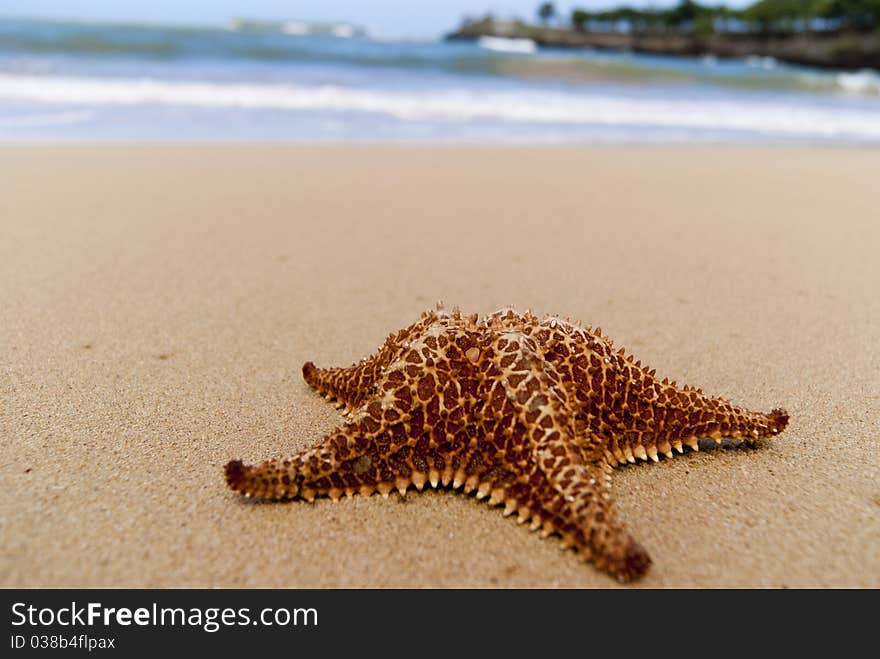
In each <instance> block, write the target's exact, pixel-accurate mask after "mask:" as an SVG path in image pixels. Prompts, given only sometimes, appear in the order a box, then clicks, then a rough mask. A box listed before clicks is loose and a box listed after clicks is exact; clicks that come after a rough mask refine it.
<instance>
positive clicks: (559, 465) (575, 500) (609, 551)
mask: <svg viewBox="0 0 880 659" xmlns="http://www.w3.org/2000/svg"><path fill="white" fill-rule="evenodd" d="M600 452H601V450H597V449H591V448H587V450H586V451H578V450H573V448H572V438H562V437H560V436H558V435H557V436H555V437H554V436H552V435H550V436H547V437H546V438H544V439H543V440H542V443H541V444H540V445H539V447H538V449H537V455H536V456H535V460H536V462H537V464H538V465H539V467H540V470H541V473H542V474H543V475H544V477H545V478H546V486H545V488H543V491H541V494H540V495H539V496H541V497H542V498H543V509H544V514H545V515H547V520H546V521H545V522H544V529H545V531H551V532H556V533H558V534H559V535H560V536H562V540H563V544H565V545H566V546H571V547H573V548H574V550H575V551H576V552H577V553H578V554H579V555H580V556H581V557H582V558H584V559H585V560H588V561H591V562H593V563H594V564H595V565H596V566H597V567H599V568H600V569H603V570H605V571H606V572H608V573H609V574H611V575H612V576H614V577H615V578H617V579H618V580H619V581H622V582H625V581H631V580H632V579H635V578H638V577H640V576H642V575H643V574H644V573H645V572H646V571H647V570H648V568H649V567H650V565H651V558H650V557H649V556H648V553H647V552H646V551H645V549H644V548H643V547H642V546H641V545H640V544H639V543H638V542H637V541H636V540H634V539H633V538H632V536H631V535H630V534H629V533H628V532H627V530H626V528H625V527H624V525H623V524H622V523H621V522H620V520H619V517H618V514H617V511H616V507H615V506H614V502H613V500H612V498H611V492H610V482H611V481H610V477H609V472H610V471H611V467H610V466H609V465H608V464H607V462H606V461H605V458H604V456H602V457H599V454H600ZM584 454H586V455H590V454H592V456H591V457H594V459H593V460H592V461H586V460H584Z"/></svg>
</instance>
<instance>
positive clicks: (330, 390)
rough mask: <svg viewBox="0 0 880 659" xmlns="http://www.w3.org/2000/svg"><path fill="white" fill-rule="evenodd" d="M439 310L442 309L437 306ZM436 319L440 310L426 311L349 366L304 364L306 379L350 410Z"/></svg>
mask: <svg viewBox="0 0 880 659" xmlns="http://www.w3.org/2000/svg"><path fill="white" fill-rule="evenodd" d="M438 312H439V309H438ZM436 320H437V312H434V311H427V312H425V313H423V314H422V316H421V318H419V320H418V321H416V322H415V323H413V324H412V325H410V326H409V327H405V328H403V329H401V330H400V331H398V332H397V333H395V334H389V335H388V338H387V339H385V343H383V344H382V345H381V346H380V347H379V349H378V350H377V351H376V352H375V353H374V354H372V355H370V356H369V357H366V358H365V359H362V360H361V361H360V362H358V363H357V364H352V365H351V366H348V367H337V368H318V367H317V366H315V364H314V363H312V362H306V363H305V364H303V368H302V374H303V379H304V380H305V381H306V383H307V384H308V385H309V386H310V387H312V388H313V389H315V390H316V391H317V392H318V393H319V394H321V395H322V396H324V397H326V398H327V399H328V400H333V399H336V401H337V403H336V406H337V407H340V408H341V407H345V408H346V412H351V411H352V410H354V409H355V408H357V407H359V406H360V405H361V404H363V402H364V401H365V400H366V399H367V398H368V397H369V396H370V395H371V394H373V393H374V391H375V386H376V383H377V382H379V381H381V380H382V378H383V376H384V374H385V371H386V369H387V368H388V367H389V366H390V365H391V364H392V363H393V362H394V361H395V360H397V359H399V358H400V356H401V355H402V354H403V353H404V352H405V350H406V347H407V346H408V345H409V342H410V341H412V340H413V339H414V338H415V337H418V336H420V335H421V334H422V333H423V332H424V330H425V328H426V327H428V326H429V325H430V324H431V323H432V322H434V321H436Z"/></svg>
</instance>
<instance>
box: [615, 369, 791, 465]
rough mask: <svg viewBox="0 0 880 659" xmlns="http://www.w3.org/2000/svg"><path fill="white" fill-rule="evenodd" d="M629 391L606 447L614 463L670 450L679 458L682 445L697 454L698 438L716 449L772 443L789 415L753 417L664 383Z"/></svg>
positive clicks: (754, 414)
mask: <svg viewBox="0 0 880 659" xmlns="http://www.w3.org/2000/svg"><path fill="white" fill-rule="evenodd" d="M636 387H638V388H637V389H636V391H628V392H627V395H626V398H625V403H624V405H623V407H622V409H621V410H620V411H619V413H618V414H617V416H616V419H614V421H616V422H617V428H616V431H615V432H613V434H612V435H610V436H612V437H613V439H612V441H610V442H609V443H608V449H609V451H610V453H612V454H613V455H614V456H615V460H614V461H612V464H613V463H614V462H618V463H623V462H634V461H635V458H639V459H642V460H647V459H648V458H651V459H653V460H654V461H656V460H657V456H658V453H662V454H664V455H666V456H667V457H671V456H672V455H673V453H672V449H675V450H676V451H678V452H679V453H681V452H682V451H683V448H682V446H683V445H686V446H689V447H691V448H692V449H694V450H698V449H699V445H698V442H699V440H700V439H703V438H710V439H713V440H715V442H717V443H718V444H720V443H721V441H722V439H723V438H725V437H727V438H731V439H743V440H745V441H746V442H748V443H749V444H754V443H755V442H756V441H757V440H758V439H762V438H767V437H774V436H775V435H777V434H779V433H780V432H782V431H783V430H784V429H785V427H786V425H787V424H788V414H787V413H786V412H785V411H784V410H780V409H775V410H773V411H772V412H770V413H767V414H765V413H761V412H752V411H749V410H747V409H745V408H742V407H739V406H736V405H734V404H732V403H731V402H730V401H727V400H725V399H723V398H710V397H709V396H706V395H705V394H703V392H702V391H701V390H698V389H692V388H690V387H685V388H683V389H678V388H676V387H675V386H674V385H673V384H669V383H667V382H665V381H664V382H656V381H654V382H652V383H649V385H648V386H643V387H639V386H638V383H637V385H636Z"/></svg>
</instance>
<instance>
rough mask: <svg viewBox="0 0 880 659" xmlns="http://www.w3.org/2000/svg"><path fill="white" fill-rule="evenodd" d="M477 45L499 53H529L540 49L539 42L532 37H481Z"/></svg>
mask: <svg viewBox="0 0 880 659" xmlns="http://www.w3.org/2000/svg"><path fill="white" fill-rule="evenodd" d="M477 45H478V46H479V47H480V48H485V49H486V50H494V51H496V52H499V53H518V54H521V55H529V54H531V53H534V52H536V51H537V50H538V44H536V43H535V42H534V41H532V40H531V39H508V38H505V37H480V38H479V39H477Z"/></svg>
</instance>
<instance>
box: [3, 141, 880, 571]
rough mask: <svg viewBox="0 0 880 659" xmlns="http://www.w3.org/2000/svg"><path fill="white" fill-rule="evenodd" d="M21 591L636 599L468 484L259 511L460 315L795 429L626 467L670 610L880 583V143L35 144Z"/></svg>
mask: <svg viewBox="0 0 880 659" xmlns="http://www.w3.org/2000/svg"><path fill="white" fill-rule="evenodd" d="M0 171H2V176H0V300H2V306H0V314H2V316H0V318H2V325H0V441H2V458H0V487H2V492H3V495H4V496H3V500H2V504H0V524H2V526H0V536H2V555H0V585H3V586H113V587H121V586H271V587H303V586H354V587H359V586H529V587H530V586H551V587H553V586H577V587H584V586H599V587H606V586H614V585H615V584H614V582H613V581H612V580H611V579H609V578H608V577H607V576H605V575H604V574H602V573H600V572H598V571H597V570H595V569H594V568H593V567H592V566H589V565H585V564H583V563H581V562H580V561H578V560H577V559H576V558H575V557H574V556H573V555H572V554H571V553H570V552H563V551H560V544H559V542H558V541H555V540H552V539H547V540H542V539H540V538H539V537H538V536H537V535H536V534H530V533H528V531H527V530H526V529H524V528H523V527H520V526H517V525H516V524H515V523H514V522H513V521H512V520H511V519H505V518H503V517H502V515H501V513H500V511H499V510H498V509H492V508H489V507H488V506H487V505H485V504H484V503H479V502H477V501H476V500H475V499H473V498H470V497H466V496H463V495H460V494H453V493H450V492H429V493H425V494H413V495H410V496H408V497H407V498H406V500H405V501H403V500H401V499H400V498H399V497H398V496H397V495H393V496H392V497H391V498H390V499H389V500H383V499H382V498H380V497H370V498H361V497H354V498H353V499H350V500H345V501H341V502H338V503H334V502H332V501H329V500H321V501H318V502H316V503H314V504H307V503H303V502H295V503H290V504H273V505H266V504H253V503H251V502H247V501H245V500H243V499H240V498H239V497H237V496H235V495H233V494H232V493H231V492H229V491H227V489H226V487H225V485H224V482H223V477H222V467H223V465H224V464H225V463H226V461H227V460H229V459H230V458H235V457H240V458H242V459H244V460H245V461H256V460H261V459H263V458H267V457H274V456H277V455H280V454H283V453H287V452H291V451H295V450H297V449H300V448H302V447H304V446H306V445H307V444H310V443H313V442H314V441H315V440H317V439H318V438H320V437H321V436H322V435H323V434H324V433H325V432H327V431H329V430H330V429H331V428H333V427H334V425H336V424H337V423H339V422H340V417H339V416H338V414H337V412H336V411H335V410H334V409H333V408H332V406H329V405H327V404H326V403H325V402H324V401H323V400H322V399H321V398H319V397H318V396H317V395H315V394H313V393H312V392H311V391H310V390H309V389H308V388H307V387H306V385H305V384H304V383H303V382H302V380H301V377H300V366H301V365H302V363H303V362H304V361H306V360H309V359H313V360H314V361H315V362H316V363H318V364H319V365H347V364H349V363H351V362H352V361H354V360H356V359H358V358H360V357H361V356H363V355H366V354H367V353H369V352H371V351H372V350H374V349H375V348H376V346H377V345H378V344H379V343H380V342H381V341H382V340H383V339H384V337H385V335H386V334H387V333H388V332H389V331H391V330H394V329H397V328H398V327H400V326H402V325H404V324H406V323H408V322H410V321H411V320H413V319H414V318H416V317H417V316H418V314H419V313H420V312H421V311H422V310H423V309H424V308H426V307H427V306H429V305H431V304H432V303H433V302H434V301H435V300H437V299H438V298H442V299H443V300H445V301H446V302H447V304H448V305H452V304H458V305H460V306H461V307H462V308H463V309H464V310H467V311H468V312H471V311H479V312H488V311H491V310H493V309H494V308H496V307H498V306H501V305H504V304H507V303H514V304H515V305H517V306H518V307H519V308H521V309H525V308H527V307H531V309H532V310H534V311H535V312H542V313H543V312H558V313H560V314H562V315H570V316H572V317H576V318H580V319H582V320H584V321H585V322H589V323H593V324H598V325H601V326H602V328H603V330H605V331H606V333H607V334H609V335H610V336H612V337H613V338H614V339H615V340H616V342H617V343H619V344H622V345H625V346H626V347H627V348H628V349H631V350H632V351H634V352H635V354H636V355H637V356H638V357H639V358H641V359H642V360H643V361H645V362H647V363H649V364H651V365H652V366H654V367H656V368H657V371H658V373H659V374H661V375H668V376H669V377H671V378H675V379H677V380H678V381H679V382H682V381H684V382H687V383H690V384H694V385H697V386H702V387H703V388H704V389H705V390H706V391H707V392H711V393H713V394H717V395H724V396H727V397H729V398H731V399H732V400H734V401H735V402H737V403H739V404H745V405H747V406H749V407H751V408H754V409H757V410H769V409H770V408H772V407H775V406H783V407H785V408H787V409H788V410H789V412H790V413H791V419H792V421H791V425H790V426H789V429H788V430H787V431H786V432H785V433H783V434H782V435H781V436H780V437H778V438H777V439H775V440H773V441H770V442H768V443H766V444H765V445H763V446H761V447H760V448H758V449H746V448H740V449H717V450H709V451H702V452H700V453H688V454H686V455H684V456H680V457H677V458H675V459H673V460H662V461H661V462H660V464H657V465H654V464H648V465H646V464H639V465H637V466H634V467H626V468H622V469H619V470H618V472H617V473H616V477H615V480H614V493H615V495H616V497H617V500H618V503H619V506H620V508H621V509H622V515H623V516H624V518H625V520H626V521H627V522H628V524H629V527H630V529H631V531H632V533H633V534H634V535H635V536H636V537H637V538H638V539H639V540H640V541H641V542H642V544H643V545H644V546H645V547H646V548H647V549H648V550H649V551H650V553H651V554H652V557H653V559H654V565H653V567H652V570H651V572H650V573H649V575H648V576H647V577H646V578H645V579H644V580H643V581H641V582H640V584H641V585H644V586H654V587H662V586H789V587H792V586H872V587H877V586H880V549H878V548H880V478H878V475H880V474H878V458H877V455H878V448H880V446H878V419H880V413H878V391H880V375H878V374H880V302H878V299H880V297H878V283H880V272H878V253H880V188H878V186H880V182H878V172H880V151H877V150H869V149H863V150H859V149H842V148H798V147H776V148H770V147H724V148H720V147H693V148H679V147H657V148H650V147H624V148H621V147H613V148H612V147H607V148H605V147H596V148H538V149H522V148H461V147H455V148H442V147H438V148H422V147H399V148H395V147H382V148H375V147H314V148H311V147H308V148H306V147H267V146H256V147H248V146H240V147H238V146H235V147H233V146H199V147H192V146H155V147H154V146H150V147H136V146H101V147H95V146H69V147H8V146H7V147H4V148H3V150H2V152H0Z"/></svg>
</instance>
